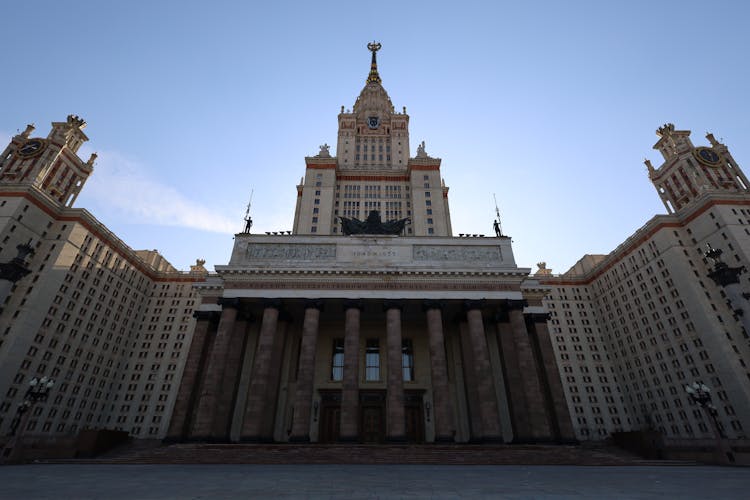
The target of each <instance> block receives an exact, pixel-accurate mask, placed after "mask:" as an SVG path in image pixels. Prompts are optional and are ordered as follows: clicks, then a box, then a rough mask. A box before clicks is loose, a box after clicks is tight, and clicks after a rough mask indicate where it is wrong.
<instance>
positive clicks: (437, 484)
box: [0, 464, 750, 500]
mask: <svg viewBox="0 0 750 500" xmlns="http://www.w3.org/2000/svg"><path fill="white" fill-rule="evenodd" d="M748 487H750V469H749V468H720V467H697V466H696V467H690V466H686V467H668V466H643V467H640V466H637V467H575V466H520V465H519V466H452V465H443V466H441V465H78V464H71V465H19V466H5V467H0V488H2V490H0V498H3V499H9V500H10V499H25V500H34V499H50V500H51V499H54V500H62V499H81V500H83V499H102V500H105V499H106V500H114V499H128V500H131V499H132V500H136V499H152V498H153V499H156V498H158V499H170V498H173V499H225V498H226V499H229V498H247V499H261V498H340V499H345V498H346V499H354V498H389V499H390V498H571V499H572V498H596V499H610V498H659V499H662V500H664V499H670V498H679V499H687V498H706V499H724V498H743V499H744V498H747V490H748Z"/></svg>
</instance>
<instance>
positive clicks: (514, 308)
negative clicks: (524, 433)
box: [508, 300, 551, 441]
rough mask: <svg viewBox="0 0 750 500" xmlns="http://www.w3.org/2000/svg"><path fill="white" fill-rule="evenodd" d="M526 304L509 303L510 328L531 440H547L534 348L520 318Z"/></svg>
mask: <svg viewBox="0 0 750 500" xmlns="http://www.w3.org/2000/svg"><path fill="white" fill-rule="evenodd" d="M525 303H526V301H525V300H509V301H508V307H509V309H510V310H509V316H510V326H511V330H512V331H513V341H514V344H515V347H516V358H517V359H518V369H519V371H520V373H521V381H522V384H523V392H524V394H525V397H526V409H527V414H526V417H527V421H528V423H529V430H530V440H532V441H533V440H549V439H550V437H551V429H550V427H549V424H548V421H547V411H546V405H545V398H544V393H543V392H542V385H541V381H540V379H539V370H538V367H537V363H536V359H535V357H534V351H533V346H532V344H531V339H530V338H529V332H528V331H527V330H526V321H525V320H524V317H523V307H524V305H525Z"/></svg>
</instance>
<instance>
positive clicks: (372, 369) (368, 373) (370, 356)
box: [365, 339, 380, 382]
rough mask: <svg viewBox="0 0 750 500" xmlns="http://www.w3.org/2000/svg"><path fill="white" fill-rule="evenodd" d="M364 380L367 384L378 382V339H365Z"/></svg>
mask: <svg viewBox="0 0 750 500" xmlns="http://www.w3.org/2000/svg"><path fill="white" fill-rule="evenodd" d="M365 380H367V381H368V382H377V381H378V380H380V341H379V340H378V339H367V349H366V350H365Z"/></svg>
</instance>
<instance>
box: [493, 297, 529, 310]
mask: <svg viewBox="0 0 750 500" xmlns="http://www.w3.org/2000/svg"><path fill="white" fill-rule="evenodd" d="M528 305H529V301H528V300H526V299H506V300H505V301H503V303H502V304H501V305H500V307H501V308H502V309H504V310H507V311H513V310H518V309H523V308H524V307H526V306H528Z"/></svg>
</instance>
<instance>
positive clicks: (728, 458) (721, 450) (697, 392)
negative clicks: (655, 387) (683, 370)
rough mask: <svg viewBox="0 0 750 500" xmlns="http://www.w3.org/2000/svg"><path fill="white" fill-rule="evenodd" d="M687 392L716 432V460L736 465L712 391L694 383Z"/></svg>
mask: <svg viewBox="0 0 750 500" xmlns="http://www.w3.org/2000/svg"><path fill="white" fill-rule="evenodd" d="M685 391H686V392H687V393H688V396H690V400H691V401H692V402H693V403H697V404H698V405H699V406H700V407H701V408H702V409H703V411H704V413H705V414H706V415H708V421H709V422H710V424H711V428H712V429H713V431H714V437H715V439H716V459H717V462H718V463H720V464H732V463H734V453H733V452H732V448H731V447H730V446H729V444H728V443H727V440H726V438H725V436H724V434H723V433H722V432H721V428H720V427H719V422H718V420H717V418H716V417H717V415H718V414H719V411H718V410H717V409H716V406H714V404H713V403H712V402H711V389H710V388H709V387H708V386H707V385H706V384H704V383H702V382H693V384H692V385H686V386H685Z"/></svg>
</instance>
